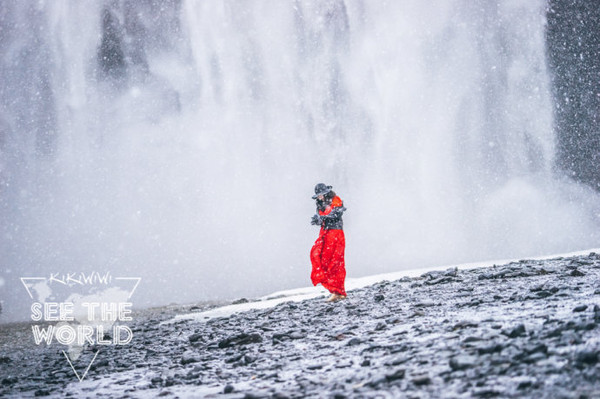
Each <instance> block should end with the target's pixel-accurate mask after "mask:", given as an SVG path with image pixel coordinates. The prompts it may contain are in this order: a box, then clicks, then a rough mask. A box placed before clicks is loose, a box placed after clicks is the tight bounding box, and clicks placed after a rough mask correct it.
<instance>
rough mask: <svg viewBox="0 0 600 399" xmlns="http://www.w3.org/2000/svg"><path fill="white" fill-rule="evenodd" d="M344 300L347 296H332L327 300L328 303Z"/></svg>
mask: <svg viewBox="0 0 600 399" xmlns="http://www.w3.org/2000/svg"><path fill="white" fill-rule="evenodd" d="M342 299H346V295H340V294H331V296H330V297H329V299H327V301H326V302H337V301H340V300H342Z"/></svg>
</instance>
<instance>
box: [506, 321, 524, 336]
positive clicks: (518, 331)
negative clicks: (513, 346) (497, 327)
mask: <svg viewBox="0 0 600 399" xmlns="http://www.w3.org/2000/svg"><path fill="white" fill-rule="evenodd" d="M525 332H526V331H525V326H524V325H523V324H519V325H517V326H516V327H513V328H512V329H511V330H506V331H503V332H502V333H503V334H504V335H506V336H508V337H509V338H517V337H521V336H523V335H525Z"/></svg>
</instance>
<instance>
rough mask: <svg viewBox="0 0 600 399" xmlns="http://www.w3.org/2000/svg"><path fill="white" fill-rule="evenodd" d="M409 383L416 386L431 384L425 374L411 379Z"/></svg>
mask: <svg viewBox="0 0 600 399" xmlns="http://www.w3.org/2000/svg"><path fill="white" fill-rule="evenodd" d="M411 382H412V383H413V384H415V385H417V386H421V385H429V384H431V378H429V376H428V375H427V374H424V375H418V376H415V377H413V378H412V379H411Z"/></svg>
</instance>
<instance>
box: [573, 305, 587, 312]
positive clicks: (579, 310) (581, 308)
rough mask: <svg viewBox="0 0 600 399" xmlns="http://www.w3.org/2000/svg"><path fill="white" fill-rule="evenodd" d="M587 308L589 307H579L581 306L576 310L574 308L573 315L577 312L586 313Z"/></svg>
mask: <svg viewBox="0 0 600 399" xmlns="http://www.w3.org/2000/svg"><path fill="white" fill-rule="evenodd" d="M587 308H588V307H587V305H579V306H576V307H575V308H573V313H576V312H583V311H584V310H586V309H587Z"/></svg>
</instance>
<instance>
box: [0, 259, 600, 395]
mask: <svg viewBox="0 0 600 399" xmlns="http://www.w3.org/2000/svg"><path fill="white" fill-rule="evenodd" d="M599 278H600V256H598V255H596V254H590V255H589V256H579V257H573V258H565V259H563V258H558V259H554V260H546V261H521V262H518V263H511V264H507V265H502V266H494V267H488V268H481V269H474V270H467V271H458V270H455V269H450V270H447V271H441V272H430V273H427V274H425V275H423V276H421V277H419V278H414V279H412V278H403V279H400V280H397V281H391V282H388V281H384V282H381V283H378V284H375V285H373V286H369V287H366V288H362V289H358V290H353V291H349V295H348V299H347V300H345V301H341V302H338V303H334V304H330V303H325V302H324V300H323V298H315V299H310V300H305V301H303V302H298V303H292V302H288V303H283V304H280V305H278V306H276V307H274V308H270V309H254V310H251V311H247V312H243V313H238V314H234V315H232V316H229V317H222V318H216V319H211V320H209V321H207V322H192V321H189V320H181V321H176V322H171V323H162V324H160V321H161V320H165V319H167V318H168V317H171V316H172V315H171V314H168V313H161V312H159V311H157V312H154V313H149V314H146V315H145V316H143V317H137V319H136V320H137V321H135V322H134V323H133V325H132V329H133V331H134V334H135V335H134V340H133V342H132V343H131V344H130V345H127V346H124V347H106V348H102V349H101V352H100V354H99V355H98V358H97V359H96V361H95V363H94V364H93V366H92V367H91V368H90V371H89V374H88V376H87V377H86V379H85V380H84V381H83V382H81V383H80V382H78V381H77V380H76V379H75V377H74V376H73V373H72V372H71V370H70V369H69V366H68V365H67V363H66V361H64V359H63V358H62V357H61V355H60V351H59V350H57V348H56V347H52V348H42V347H32V346H31V344H28V343H27V340H26V339H23V338H24V337H26V336H27V335H30V331H29V332H27V326H25V327H22V328H21V330H22V331H21V330H19V331H21V333H22V334H21V335H19V337H20V339H21V341H20V343H15V342H14V341H15V340H14V339H13V342H12V343H10V344H7V341H6V340H7V339H8V337H7V336H6V334H4V335H3V336H2V340H3V342H2V344H3V355H2V358H1V361H0V374H1V375H2V376H5V377H4V378H3V381H2V383H3V384H2V387H1V388H0V395H7V396H9V397H10V396H15V397H16V396H21V395H32V394H33V393H36V394H37V395H44V394H48V395H57V396H58V395H61V396H62V395H65V394H66V395H75V396H77V397H94V396H97V395H99V394H105V395H122V394H123V392H126V393H127V394H128V395H130V396H131V397H150V396H165V397H174V396H178V397H199V396H202V397H204V396H207V397H227V398H258V397H261V398H263V397H264V398H267V397H271V398H286V397H289V398H300V397H302V398H304V397H336V398H345V397H366V398H368V397H437V398H462V397H465V398H472V397H503V398H511V397H514V398H521V397H537V398H557V397H560V398H580V397H593V396H594V394H595V393H597V392H599V391H600V382H599V381H598V379H597V376H598V373H599V372H600V364H599V363H598V361H599V360H600V359H599V351H600V341H599V340H598V336H599V334H598V331H599V330H598V323H599V322H600V307H599V306H598V303H599V302H600V289H598V288H597V284H596V282H597V281H599ZM5 331H6V330H5ZM12 335H13V337H16V336H17V332H15V333H13V334H12ZM95 350H96V348H88V349H87V350H86V351H85V352H84V353H83V354H82V356H81V359H83V360H85V359H86V358H88V357H89V356H91V355H92V354H93V353H94V351H95ZM76 367H77V366H76ZM223 393H225V394H226V395H223Z"/></svg>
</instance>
